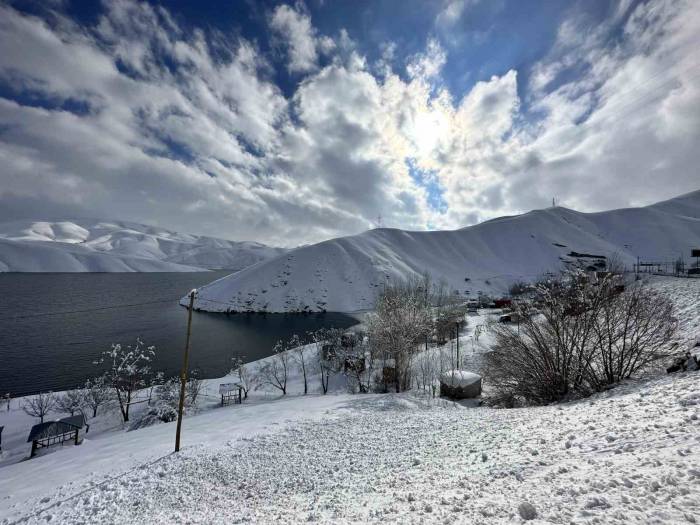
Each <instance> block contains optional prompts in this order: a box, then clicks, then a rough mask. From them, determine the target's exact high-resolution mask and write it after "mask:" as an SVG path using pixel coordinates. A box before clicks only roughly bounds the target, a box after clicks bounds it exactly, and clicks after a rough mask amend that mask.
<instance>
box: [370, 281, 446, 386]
mask: <svg viewBox="0 0 700 525" xmlns="http://www.w3.org/2000/svg"><path fill="white" fill-rule="evenodd" d="M429 287H430V282H429V279H428V278H427V277H424V278H423V279H411V280H408V281H406V282H399V283H392V284H387V285H386V286H385V287H384V289H383V290H382V291H381V292H380V294H379V297H378V298H377V304H376V311H375V313H374V314H372V315H371V316H369V318H368V321H367V324H368V327H369V330H368V332H369V335H370V338H371V339H372V340H373V341H374V343H375V344H376V345H377V348H379V349H380V351H381V352H382V353H383V354H384V356H385V358H386V359H387V362H388V363H390V364H391V365H393V366H391V368H393V372H392V375H393V383H394V388H395V390H396V391H397V392H400V391H402V390H405V389H407V388H409V387H410V385H411V370H412V359H413V356H414V355H415V353H416V352H417V350H418V346H419V344H420V343H422V342H424V341H425V338H426V337H427V336H428V334H430V332H431V330H432V314H431V309H430V292H429Z"/></svg>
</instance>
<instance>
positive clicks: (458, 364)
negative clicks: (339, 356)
mask: <svg viewBox="0 0 700 525" xmlns="http://www.w3.org/2000/svg"><path fill="white" fill-rule="evenodd" d="M456 332H457V334H456V335H457V368H458V369H459V368H461V364H460V362H459V321H457V330H456Z"/></svg>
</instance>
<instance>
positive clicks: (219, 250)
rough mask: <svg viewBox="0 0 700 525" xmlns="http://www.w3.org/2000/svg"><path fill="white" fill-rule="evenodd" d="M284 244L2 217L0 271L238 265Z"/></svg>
mask: <svg viewBox="0 0 700 525" xmlns="http://www.w3.org/2000/svg"><path fill="white" fill-rule="evenodd" d="M284 251H285V250H283V249H280V248H272V247H270V246H265V245H263V244H259V243H255V242H236V241H228V240H224V239H216V238H213V237H204V236H197V235H189V234H183V233H176V232H171V231H168V230H164V229H162V228H156V227H153V226H146V225H143V224H136V223H131V222H123V221H100V220H89V219H80V220H62V221H28V220H24V221H13V222H5V223H0V271H6V272H7V271H10V272H183V271H185V272H187V271H202V270H206V269H218V268H222V269H227V270H232V271H238V270H241V269H243V268H246V267H248V266H251V265H253V264H256V263H258V262H260V261H263V260H266V259H270V258H272V257H275V256H277V255H280V254H281V253H284Z"/></svg>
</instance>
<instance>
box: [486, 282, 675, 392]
mask: <svg viewBox="0 0 700 525" xmlns="http://www.w3.org/2000/svg"><path fill="white" fill-rule="evenodd" d="M534 289H535V295H536V298H535V302H536V304H538V306H539V309H540V310H539V312H538V313H537V314H535V315H532V312H527V311H525V309H524V308H523V307H522V306H518V305H516V313H518V314H519V317H520V319H521V321H520V323H519V325H518V327H517V328H516V327H513V326H508V325H502V324H499V325H496V326H494V328H493V332H494V334H495V342H494V344H493V346H492V351H491V352H489V353H488V354H487V355H486V357H485V367H484V375H485V378H486V380H487V382H488V384H489V385H490V386H491V389H492V390H493V395H492V396H491V397H492V401H494V402H496V403H498V404H503V405H507V406H513V405H515V404H518V403H520V402H525V403H531V404H543V403H549V402H553V401H560V400H563V399H566V398H569V397H579V396H585V395H589V394H591V393H592V392H594V391H599V390H603V389H605V388H608V387H609V386H610V385H614V384H616V383H618V382H619V381H622V380H624V379H627V378H630V377H632V376H633V375H635V374H636V373H638V372H640V371H641V370H643V369H644V368H646V367H648V366H649V365H651V364H653V363H654V362H656V361H658V360H660V359H663V358H665V357H666V356H667V355H668V354H667V352H666V351H665V347H666V344H667V342H668V341H669V339H670V337H671V336H672V335H673V333H674V330H675V327H676V325H675V320H674V319H673V316H672V305H671V302H670V300H669V299H668V297H666V296H664V295H663V294H661V293H660V292H657V291H654V290H651V289H650V288H648V287H647V285H646V284H645V283H643V282H637V283H634V284H633V285H631V286H630V287H628V288H627V289H624V290H623V287H621V285H620V280H619V277H616V276H610V277H606V278H604V279H602V280H601V281H598V282H592V281H591V280H589V279H588V278H587V277H586V276H585V275H584V274H581V273H569V274H565V275H563V276H562V277H560V278H558V279H554V280H550V281H546V282H542V283H539V284H538V285H536V286H535V288H534Z"/></svg>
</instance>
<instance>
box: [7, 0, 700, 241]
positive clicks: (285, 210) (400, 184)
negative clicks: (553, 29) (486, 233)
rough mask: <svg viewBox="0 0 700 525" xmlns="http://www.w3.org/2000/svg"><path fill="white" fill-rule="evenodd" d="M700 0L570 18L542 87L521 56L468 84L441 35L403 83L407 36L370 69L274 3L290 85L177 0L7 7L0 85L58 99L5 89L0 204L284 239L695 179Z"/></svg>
mask: <svg viewBox="0 0 700 525" xmlns="http://www.w3.org/2000/svg"><path fill="white" fill-rule="evenodd" d="M628 10H632V13H631V14H630V15H629V16H627V11H628ZM699 11H700V9H699V8H698V5H697V3H693V2H685V3H673V2H654V3H646V4H639V5H637V6H634V7H630V8H629V9H627V10H623V12H622V13H621V14H619V15H616V16H617V17H618V19H616V20H611V21H610V22H609V23H607V24H601V25H600V27H598V26H596V27H594V28H589V27H588V26H587V25H586V24H587V21H586V19H585V18H583V19H582V18H580V17H579V16H578V13H576V12H572V13H571V16H570V17H569V19H567V21H566V22H565V23H564V24H563V25H562V27H561V28H560V31H559V38H558V40H557V43H556V44H555V45H554V47H553V48H552V50H551V51H550V53H549V54H548V55H547V56H545V57H543V58H542V60H541V61H540V62H539V63H538V64H537V65H536V66H535V67H534V69H533V71H532V72H531V75H530V83H529V85H528V86H522V85H519V82H520V78H522V76H523V75H522V71H521V72H516V71H515V70H506V71H504V72H502V73H501V74H500V75H495V76H493V77H491V78H489V79H485V80H483V81H481V82H478V83H476V84H475V85H474V86H473V87H472V88H471V89H470V90H469V91H468V92H467V93H465V94H464V95H463V96H461V97H460V98H455V97H454V96H453V95H452V94H451V93H449V92H448V91H447V89H446V88H445V87H444V83H443V82H442V81H441V75H442V71H443V68H444V66H445V63H446V53H445V51H444V50H443V49H442V47H441V46H440V44H439V42H438V41H437V40H433V39H430V40H428V42H427V43H426V48H425V50H424V51H423V52H421V53H418V54H416V55H415V56H413V57H412V58H411V59H410V60H409V62H408V65H407V68H406V69H407V72H408V73H409V76H408V79H407V80H406V79H403V78H401V77H400V76H399V75H397V74H396V72H395V71H393V70H392V66H391V64H392V63H393V62H394V61H395V59H396V55H395V51H396V47H395V45H394V44H391V43H388V44H387V45H386V46H385V48H384V53H383V60H381V61H380V63H379V64H374V65H373V67H372V68H369V67H368V65H367V61H366V59H365V57H364V56H363V55H362V54H361V53H360V52H359V51H358V47H359V46H357V45H356V43H355V42H353V40H352V39H351V38H350V35H348V33H347V32H346V31H341V33H340V35H339V36H338V37H337V38H336V39H335V40H331V39H329V38H328V37H321V36H319V35H318V33H317V32H316V30H315V29H314V28H313V26H311V23H310V20H309V18H308V15H306V14H305V13H304V11H303V8H300V7H297V8H294V9H293V8H289V7H285V8H284V9H283V10H282V11H280V8H278V9H277V10H275V12H274V13H273V15H272V18H271V21H272V22H271V23H277V24H278V26H277V27H278V28H280V31H281V30H282V29H284V31H283V32H280V34H285V35H287V36H288V37H289V38H288V39H287V40H285V41H286V42H288V43H289V53H290V64H291V63H294V64H295V65H294V66H293V67H294V71H297V72H304V73H305V76H304V78H303V79H302V80H301V82H300V83H299V84H298V86H297V87H296V90H295V92H294V94H293V96H291V97H290V98H289V99H287V98H285V96H284V95H283V94H282V92H281V91H280V90H279V89H278V88H277V87H276V86H275V85H274V83H272V81H271V80H270V78H271V75H270V71H271V68H272V66H271V64H270V63H269V62H268V61H267V60H266V58H265V57H264V56H262V55H261V53H260V52H259V50H258V49H257V47H256V45H255V44H253V43H251V42H249V41H246V40H244V39H239V38H236V39H232V38H230V37H228V38H227V35H212V34H207V33H204V32H202V31H189V32H186V31H185V30H183V29H182V28H181V27H179V26H178V25H177V24H176V22H175V21H174V20H173V19H172V17H170V15H169V14H168V13H167V11H165V10H163V9H162V8H152V7H149V6H148V5H146V4H142V3H135V2H130V1H126V0H122V1H120V2H115V3H110V4H109V8H108V10H107V11H106V12H105V13H104V15H103V16H102V17H101V19H100V21H99V24H98V25H97V26H96V27H94V28H91V30H90V31H88V30H85V28H81V27H79V26H76V25H75V24H74V23H73V22H71V21H70V20H68V19H63V18H59V19H58V20H56V21H54V23H52V24H51V25H49V24H48V23H46V22H44V21H42V20H41V19H39V18H36V17H29V16H26V15H22V14H19V13H18V12H17V11H15V10H14V9H12V8H10V7H0V48H2V49H3V53H2V55H0V81H2V82H3V83H4V84H6V85H7V86H11V87H12V88H13V89H15V90H16V91H17V92H18V93H30V92H31V93H33V94H34V95H36V97H28V99H27V100H31V99H32V98H35V99H36V100H43V101H44V103H43V104H42V105H43V106H45V107H36V106H37V104H34V105H32V103H30V102H25V103H24V104H21V103H18V102H15V101H12V100H10V98H0V161H2V165H3V170H2V171H0V210H2V211H0V219H7V218H10V217H13V216H14V215H17V214H20V213H24V214H27V213H31V214H34V215H38V214H45V213H51V214H52V215H63V216H67V217H68V216H75V215H82V216H87V215H93V216H100V217H114V218H120V219H131V220H135V221H141V222H146V223H158V224H160V225H163V226H168V227H170V228H173V229H176V230H178V229H179V230H182V231H193V232H194V233H205V234H209V235H215V236H223V237H229V238H236V239H256V240H260V241H266V242H270V243H278V244H285V245H289V244H296V243H303V242H312V241H318V240H321V239H324V238H329V237H332V236H336V235H342V234H350V233H357V232H359V231H362V230H363V229H365V228H368V227H371V225H372V221H373V220H374V218H375V217H376V216H377V215H378V214H381V215H382V216H383V217H384V222H385V224H386V225H388V226H392V227H402V228H411V229H424V228H426V227H428V226H429V225H434V226H436V227H443V228H455V227H461V226H464V225H466V224H469V223H471V222H474V221H476V220H480V219H485V218H489V217H492V216H494V215H499V214H510V213H513V212H517V211H524V210H527V209H529V208H532V207H538V206H545V205H547V203H548V202H550V201H551V197H552V196H557V197H558V198H559V199H560V201H563V202H564V203H565V204H567V205H571V206H576V207H581V208H584V209H590V210H593V209H602V208H606V207H610V206H622V205H628V204H639V203H648V202H651V201H653V200H657V199H661V198H665V197H670V196H672V195H674V194H676V193H681V192H684V191H690V190H692V189H697V180H695V179H696V178H697V168H696V166H697V165H698V162H699V161H700V151H698V148H697V143H698V141H699V139H700V109H699V108H700V92H699V91H700V75H698V71H699V69H698V67H697V64H696V62H695V60H694V53H695V51H696V47H697V34H699V32H700V16H699ZM278 13H282V14H281V15H279V18H277V22H274V20H275V17H276V16H277V14H278ZM290 21H291V22H290ZM620 23H624V27H623V31H622V32H620V31H619V27H618V26H619V24H620ZM295 24H296V25H295ZM616 24H617V25H616ZM615 31H617V33H615V36H616V38H615V39H611V35H612V34H613V32H615ZM292 33H294V34H296V35H297V36H298V35H302V36H303V37H304V38H305V39H306V40H304V42H303V45H301V44H299V42H301V40H299V42H297V43H295V42H296V41H295V40H294V38H296V37H292V36H290V35H292ZM307 37H308V38H307ZM309 39H310V41H311V44H309ZM297 44H299V45H297ZM295 46H296V47H295ZM305 46H306V47H305ZM309 46H311V47H309ZM311 49H313V52H312V51H311ZM297 51H298V54H297V55H295V53H297ZM319 53H325V54H327V55H328V56H329V60H328V65H326V66H325V67H321V66H320V65H319V59H318V57H319ZM294 56H296V58H294ZM214 57H216V58H214ZM164 59H165V60H164ZM165 62H167V64H168V65H167V66H166V65H165ZM290 67H291V66H290ZM572 70H576V72H577V74H575V75H573V74H571V71H572ZM523 92H524V93H525V94H526V98H525V100H521V93H523ZM20 100H22V99H20ZM76 108H82V109H76ZM533 115H535V116H534V117H533ZM409 159H410V163H411V166H412V167H413V168H415V169H418V170H421V171H422V172H423V173H427V174H429V175H428V176H426V177H425V180H423V181H421V180H414V179H413V178H412V176H411V171H410V170H409V166H408V165H407V163H408V161H409ZM426 181H428V182H430V183H432V184H433V185H434V186H435V187H437V188H439V189H440V190H442V191H443V192H444V194H443V195H442V198H443V200H444V201H445V202H446V204H447V209H446V210H444V209H439V210H436V209H433V208H432V207H431V206H430V205H429V197H430V192H431V191H435V188H432V189H431V188H427V187H425V182H426Z"/></svg>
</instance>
